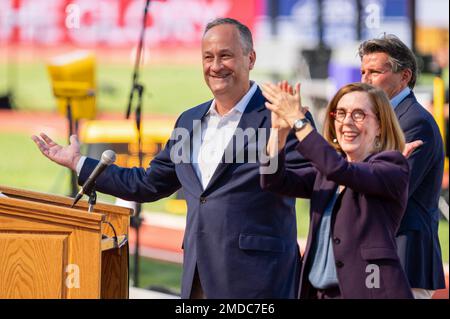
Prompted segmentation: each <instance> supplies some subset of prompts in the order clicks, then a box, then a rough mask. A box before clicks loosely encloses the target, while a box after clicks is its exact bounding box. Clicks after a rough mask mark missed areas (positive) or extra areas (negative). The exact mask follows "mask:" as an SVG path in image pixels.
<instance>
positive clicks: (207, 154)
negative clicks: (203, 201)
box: [191, 83, 258, 189]
mask: <svg viewBox="0 0 450 319" xmlns="http://www.w3.org/2000/svg"><path fill="white" fill-rule="evenodd" d="M257 87H258V86H257V85H256V83H253V84H252V86H251V87H250V89H249V90H248V92H247V93H246V94H245V95H244V96H243V97H242V99H241V100H240V101H239V102H238V103H237V104H236V105H235V106H234V107H233V108H232V109H231V110H230V111H229V112H228V113H227V114H225V115H223V116H221V115H220V114H219V113H218V112H217V110H216V103H215V100H213V101H212V103H211V107H210V108H209V110H208V112H207V113H206V115H205V116H204V117H203V119H202V123H201V134H195V133H196V132H195V131H194V138H193V145H192V158H191V160H192V166H193V167H194V170H195V173H196V174H197V176H198V179H199V180H200V182H201V183H202V186H203V189H205V188H206V186H208V183H209V181H210V180H211V177H212V176H213V174H214V172H215V171H216V169H217V166H218V165H219V163H220V162H221V160H222V157H223V155H224V152H225V148H226V147H227V146H228V143H229V142H230V140H231V138H232V137H233V135H234V132H235V131H236V128H237V126H238V124H239V121H240V120H241V116H242V114H243V113H244V111H245V108H246V107H247V105H248V103H249V102H250V100H251V98H252V97H253V95H254V94H255V92H256V89H257Z"/></svg>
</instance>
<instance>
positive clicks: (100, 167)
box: [71, 150, 116, 208]
mask: <svg viewBox="0 0 450 319" xmlns="http://www.w3.org/2000/svg"><path fill="white" fill-rule="evenodd" d="M115 161H116V153H114V151H111V150H107V151H104V152H103V154H102V157H101V159H100V162H99V163H98V164H97V166H96V167H95V168H94V170H93V171H92V173H91V175H90V176H89V177H88V179H87V180H86V181H85V182H84V184H83V186H82V187H81V189H80V191H79V192H78V194H77V196H75V199H74V201H73V204H72V206H71V207H72V208H73V207H74V206H75V204H76V203H77V202H78V201H79V200H80V199H81V197H83V195H84V194H87V195H89V194H90V193H91V191H92V189H93V187H94V185H95V180H96V179H97V178H98V177H99V176H100V174H101V173H102V172H103V171H104V170H105V168H107V167H108V166H109V165H111V164H112V163H114V162H115Z"/></svg>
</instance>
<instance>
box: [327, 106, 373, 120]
mask: <svg viewBox="0 0 450 319" xmlns="http://www.w3.org/2000/svg"><path fill="white" fill-rule="evenodd" d="M348 113H350V116H351V118H352V120H353V121H354V122H356V123H361V122H362V121H364V119H365V118H366V116H371V115H372V114H368V113H365V112H364V111H363V110H361V109H354V110H353V111H351V112H347V111H345V110H343V109H337V110H335V111H333V112H330V116H331V117H332V118H334V120H335V121H337V122H339V123H343V122H344V121H345V118H346V117H347V114H348Z"/></svg>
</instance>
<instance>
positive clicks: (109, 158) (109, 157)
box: [101, 150, 116, 165]
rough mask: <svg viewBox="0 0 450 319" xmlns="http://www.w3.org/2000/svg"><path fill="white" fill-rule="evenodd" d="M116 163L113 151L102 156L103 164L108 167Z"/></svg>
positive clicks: (105, 152)
mask: <svg viewBox="0 0 450 319" xmlns="http://www.w3.org/2000/svg"><path fill="white" fill-rule="evenodd" d="M115 161H116V153H114V151H111V150H106V151H104V152H103V154H102V158H101V162H102V163H104V164H106V165H111V164H112V163H114V162H115Z"/></svg>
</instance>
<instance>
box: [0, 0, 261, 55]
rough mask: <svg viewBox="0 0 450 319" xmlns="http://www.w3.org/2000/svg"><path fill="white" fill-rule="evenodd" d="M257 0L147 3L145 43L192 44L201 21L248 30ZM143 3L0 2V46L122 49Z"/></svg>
mask: <svg viewBox="0 0 450 319" xmlns="http://www.w3.org/2000/svg"><path fill="white" fill-rule="evenodd" d="M261 2H262V1H261V0H245V1H242V0H159V1H151V2H150V7H149V16H148V19H147V29H146V43H147V45H150V46H172V45H173V46H179V45H183V46H188V47H189V46H197V45H198V43H199V41H200V39H201V35H202V32H203V28H204V27H205V25H206V23H208V22H209V21H211V20H212V19H214V18H216V17H232V18H236V19H238V20H240V21H241V22H243V23H244V24H246V25H248V26H249V27H250V28H251V29H253V27H254V25H255V19H256V17H257V16H258V15H259V14H260V13H261V10H262V9H261V6H262V4H261ZM144 6H145V0H96V1H93V0H1V1H0V42H2V43H5V42H6V43H9V44H33V45H44V46H56V45H64V44H69V45H76V46H80V47H92V46H102V47H103V46H104V47H126V46H129V45H130V44H134V43H136V42H137V40H138V37H139V35H140V30H141V25H142V18H143V13H144Z"/></svg>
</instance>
